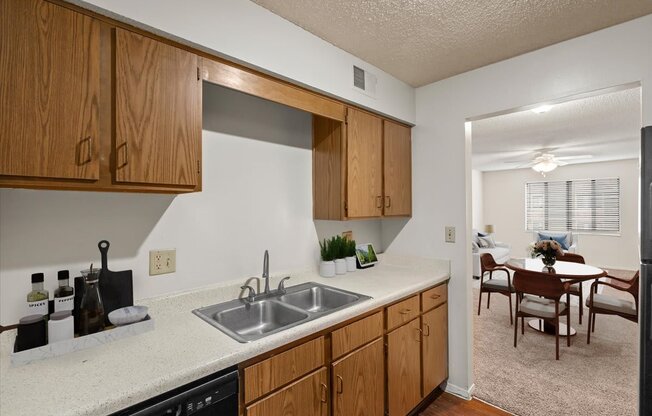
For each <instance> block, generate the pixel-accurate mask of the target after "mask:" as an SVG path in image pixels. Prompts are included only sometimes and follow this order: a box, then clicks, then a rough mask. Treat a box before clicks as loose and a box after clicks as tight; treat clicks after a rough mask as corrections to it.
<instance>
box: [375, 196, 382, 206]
mask: <svg viewBox="0 0 652 416" xmlns="http://www.w3.org/2000/svg"><path fill="white" fill-rule="evenodd" d="M382 207H383V197H382V196H380V195H378V196H377V197H376V208H382Z"/></svg>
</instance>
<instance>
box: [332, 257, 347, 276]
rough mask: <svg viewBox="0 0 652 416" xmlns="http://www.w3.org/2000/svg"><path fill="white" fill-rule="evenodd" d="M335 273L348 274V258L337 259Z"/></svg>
mask: <svg viewBox="0 0 652 416" xmlns="http://www.w3.org/2000/svg"><path fill="white" fill-rule="evenodd" d="M335 274H346V260H344V259H335Z"/></svg>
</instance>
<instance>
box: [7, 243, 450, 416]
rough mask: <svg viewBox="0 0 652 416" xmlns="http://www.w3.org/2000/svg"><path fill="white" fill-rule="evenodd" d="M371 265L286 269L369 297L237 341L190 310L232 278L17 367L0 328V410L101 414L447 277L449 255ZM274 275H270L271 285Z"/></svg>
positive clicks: (166, 300)
mask: <svg viewBox="0 0 652 416" xmlns="http://www.w3.org/2000/svg"><path fill="white" fill-rule="evenodd" d="M380 259H381V262H380V263H379V264H377V265H376V266H374V267H372V268H370V269H366V270H358V271H356V272H352V273H347V274H345V275H341V276H336V277H333V278H323V277H320V276H319V275H318V274H317V273H316V272H314V271H311V272H303V273H295V274H291V276H292V279H291V280H289V281H288V282H287V283H288V285H287V286H288V287H289V286H292V285H295V284H299V283H303V282H308V281H314V282H319V283H322V284H325V285H329V286H333V287H337V288H341V289H345V290H349V291H352V292H357V293H361V294H364V295H368V296H371V297H372V298H373V299H370V300H368V301H365V302H361V303H359V304H357V305H354V306H352V307H350V308H346V309H344V310H341V311H338V312H334V313H332V314H330V315H327V316H323V317H321V318H318V319H315V320H314V321H311V322H307V323H305V324H302V325H298V326H296V327H294V328H290V329H287V330H285V331H281V332H280V333H277V334H274V335H270V336H268V337H265V338H262V339H260V340H258V341H254V342H251V343H247V344H241V343H239V342H237V341H235V340H233V339H232V338H230V337H229V336H228V335H226V334H224V333H222V332H221V331H219V330H218V329H216V328H214V327H212V326H211V325H209V324H208V323H206V322H204V321H203V320H201V319H200V318H198V317H197V316H195V315H193V314H192V313H191V311H192V310H193V309H196V308H199V307H202V306H208V305H213V304H216V303H220V302H223V301H225V300H229V299H233V298H236V297H237V296H238V295H239V293H240V289H239V287H240V285H242V281H241V280H240V281H231V282H229V283H227V284H220V285H215V286H211V287H206V288H202V289H199V290H195V291H192V292H185V293H181V294H176V295H172V296H166V297H161V298H152V299H146V300H141V301H138V304H143V305H147V306H149V313H150V315H151V316H152V318H153V319H154V320H155V325H156V327H155V329H154V330H153V331H151V332H147V333H144V334H141V335H137V336H133V337H130V338H127V339H122V340H118V341H115V342H112V343H109V344H105V345H101V346H99V347H94V348H90V349H87V350H82V351H76V352H73V353H70V354H67V355H64V356H61V357H56V358H49V359H45V360H42V361H38V362H33V363H31V364H27V365H24V366H20V367H12V366H11V364H10V357H9V354H10V351H11V350H12V348H13V342H14V338H15V331H7V332H4V333H2V334H0V353H1V355H0V414H2V415H3V416H13V415H29V416H38V415H52V414H57V415H93V416H98V415H104V414H110V413H113V412H115V411H118V410H121V409H123V408H126V407H129V406H131V405H134V404H136V403H139V402H141V401H144V400H146V399H148V398H151V397H154V396H157V395H159V394H161V393H164V392H166V391H168V390H171V389H174V388H176V387H179V386H181V385H184V384H186V383H189V382H191V381H193V380H196V379H198V378H201V377H203V376H206V375H209V374H212V373H214V372H216V371H219V370H222V369H224V368H227V367H230V366H232V365H235V364H238V363H240V362H242V361H245V360H247V359H250V358H253V357H255V356H257V355H259V354H262V353H264V352H267V351H270V350H273V349H275V348H277V347H280V346H282V345H285V344H287V343H289V342H292V341H294V340H297V339H300V338H302V337H305V336H307V335H310V334H312V333H314V332H316V331H320V330H322V329H325V328H328V327H330V326H332V325H335V324H337V323H340V322H342V321H345V320H347V319H349V318H352V317H355V316H356V315H360V314H362V313H364V312H366V311H369V310H371V309H374V308H377V307H379V306H382V305H385V304H387V303H390V302H392V301H394V300H397V299H399V298H401V297H404V296H406V295H409V294H410V293H413V292H417V291H419V290H421V289H424V288H426V287H429V286H432V285H435V284H437V283H440V282H443V281H445V280H447V279H448V276H449V262H448V261H445V260H426V259H420V258H411V257H403V256H401V257H399V256H390V255H381V256H380ZM277 279H278V276H277V277H276V278H273V282H270V284H272V287H275V283H276V281H277Z"/></svg>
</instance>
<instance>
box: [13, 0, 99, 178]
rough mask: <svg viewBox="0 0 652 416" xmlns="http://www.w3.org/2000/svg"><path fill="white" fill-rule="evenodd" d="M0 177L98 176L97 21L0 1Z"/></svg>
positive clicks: (47, 6)
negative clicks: (0, 109) (0, 79)
mask: <svg viewBox="0 0 652 416" xmlns="http://www.w3.org/2000/svg"><path fill="white" fill-rule="evenodd" d="M0 74H2V75H1V76H2V82H1V83H0V108H2V111H0V175H9V176H21V177H31V178H59V179H80V180H96V179H98V177H99V158H98V151H99V144H98V142H99V137H98V111H99V110H98V106H99V102H98V101H99V91H100V24H99V21H97V20H95V19H93V18H91V17H88V16H84V15H82V14H79V13H75V12H73V11H70V10H68V9H66V8H63V7H60V6H56V5H53V4H51V3H47V2H44V1H42V0H20V1H15V0H12V1H10V0H3V1H2V2H0Z"/></svg>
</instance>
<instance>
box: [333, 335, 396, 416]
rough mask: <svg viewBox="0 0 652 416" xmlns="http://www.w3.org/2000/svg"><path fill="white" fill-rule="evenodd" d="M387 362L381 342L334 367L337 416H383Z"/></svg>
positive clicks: (334, 401)
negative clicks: (385, 362) (385, 361)
mask: <svg viewBox="0 0 652 416" xmlns="http://www.w3.org/2000/svg"><path fill="white" fill-rule="evenodd" d="M384 359H385V357H384V354H383V340H382V339H378V340H377V341H374V342H372V343H371V344H369V345H367V346H366V347H363V348H361V349H359V350H357V351H355V352H353V353H351V354H349V355H347V356H346V357H344V358H342V359H341V360H339V361H337V362H336V363H334V364H333V373H332V381H333V387H332V391H333V415H334V416H383V413H384V411H385V382H384V380H385V364H384Z"/></svg>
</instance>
